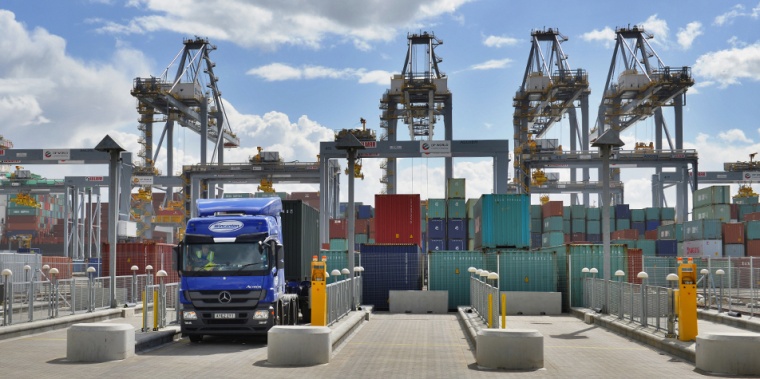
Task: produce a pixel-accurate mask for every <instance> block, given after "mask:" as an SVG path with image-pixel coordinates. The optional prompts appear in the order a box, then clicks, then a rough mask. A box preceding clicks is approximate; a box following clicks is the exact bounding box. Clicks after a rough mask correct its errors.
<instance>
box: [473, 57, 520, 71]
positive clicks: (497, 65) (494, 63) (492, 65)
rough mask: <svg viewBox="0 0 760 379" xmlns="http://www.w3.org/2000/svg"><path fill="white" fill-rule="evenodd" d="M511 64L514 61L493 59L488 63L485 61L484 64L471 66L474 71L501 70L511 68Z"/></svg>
mask: <svg viewBox="0 0 760 379" xmlns="http://www.w3.org/2000/svg"><path fill="white" fill-rule="evenodd" d="M510 63H512V60H511V59H509V58H505V59H491V60H488V61H485V62H483V63H478V64H474V65H472V66H470V69H472V70H495V69H501V68H506V67H509V65H510Z"/></svg>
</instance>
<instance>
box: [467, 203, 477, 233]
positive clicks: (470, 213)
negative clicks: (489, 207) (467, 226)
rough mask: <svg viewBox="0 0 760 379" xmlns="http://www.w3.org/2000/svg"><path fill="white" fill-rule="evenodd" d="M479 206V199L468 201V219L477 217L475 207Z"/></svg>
mask: <svg viewBox="0 0 760 379" xmlns="http://www.w3.org/2000/svg"><path fill="white" fill-rule="evenodd" d="M477 204H478V199H467V202H466V203H465V206H466V207H467V218H474V217H475V205H477ZM471 230H472V229H471Z"/></svg>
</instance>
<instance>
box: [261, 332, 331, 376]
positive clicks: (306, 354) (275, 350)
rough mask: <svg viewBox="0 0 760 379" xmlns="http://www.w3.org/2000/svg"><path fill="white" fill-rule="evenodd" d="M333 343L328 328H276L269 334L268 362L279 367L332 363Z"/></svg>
mask: <svg viewBox="0 0 760 379" xmlns="http://www.w3.org/2000/svg"><path fill="white" fill-rule="evenodd" d="M331 355H332V343H331V340H330V328H328V327H326V326H301V325H292V326H275V327H273V328H272V329H269V332H268V333H267V360H268V361H269V363H271V364H273V365H277V366H313V365H319V364H325V363H329V362H330V356H331Z"/></svg>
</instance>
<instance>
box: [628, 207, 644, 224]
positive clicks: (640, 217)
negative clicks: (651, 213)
mask: <svg viewBox="0 0 760 379" xmlns="http://www.w3.org/2000/svg"><path fill="white" fill-rule="evenodd" d="M631 221H632V222H644V221H646V212H644V210H643V209H631Z"/></svg>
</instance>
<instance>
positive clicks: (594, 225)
mask: <svg viewBox="0 0 760 379" xmlns="http://www.w3.org/2000/svg"><path fill="white" fill-rule="evenodd" d="M586 234H602V222H601V221H599V220H587V221H586Z"/></svg>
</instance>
